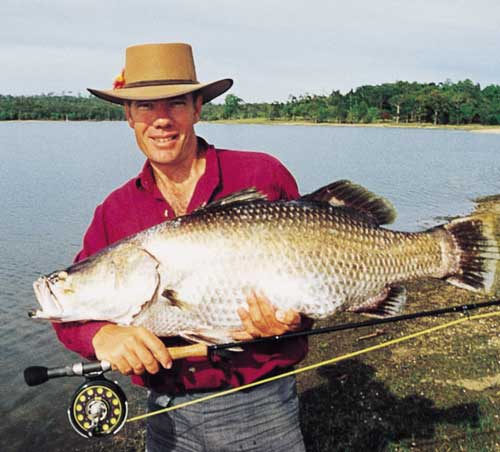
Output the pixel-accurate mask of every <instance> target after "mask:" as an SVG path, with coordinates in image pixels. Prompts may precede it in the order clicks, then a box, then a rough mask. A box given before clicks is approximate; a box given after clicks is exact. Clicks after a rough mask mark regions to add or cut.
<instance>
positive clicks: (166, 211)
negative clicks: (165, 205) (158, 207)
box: [163, 209, 169, 218]
mask: <svg viewBox="0 0 500 452" xmlns="http://www.w3.org/2000/svg"><path fill="white" fill-rule="evenodd" d="M163 215H164V216H165V218H168V215H169V213H168V209H165V212H163Z"/></svg>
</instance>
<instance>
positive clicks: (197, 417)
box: [146, 377, 305, 452]
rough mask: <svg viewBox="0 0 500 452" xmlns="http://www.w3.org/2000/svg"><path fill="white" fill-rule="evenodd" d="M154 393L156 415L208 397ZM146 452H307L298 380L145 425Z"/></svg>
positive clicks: (220, 399)
mask: <svg viewBox="0 0 500 452" xmlns="http://www.w3.org/2000/svg"><path fill="white" fill-rule="evenodd" d="M206 395H207V393H195V394H187V395H182V396H175V397H170V396H168V395H166V394H158V393H155V392H151V393H150V395H149V398H148V410H149V411H150V412H151V411H156V410H160V409H162V408H165V407H166V406H173V405H177V404H179V403H183V402H187V401H190V400H193V399H197V398H200V397H203V396H206ZM146 451H147V452H160V451H169V452H170V451H176V452H181V451H182V452H195V451H196V452H201V451H203V452H209V451H213V452H223V451H228V452H236V451H248V452H250V451H255V452H256V451H265V452H274V451H276V452H281V451H282V452H285V451H286V452H304V451H305V447H304V440H303V438H302V432H301V431H300V424H299V405H298V399H297V392H296V386H295V378H294V377H287V378H283V379H280V380H277V381H274V382H271V383H265V384H263V385H260V386H256V387H254V388H251V389H248V390H244V391H239V392H236V393H234V394H228V395H225V396H222V397H218V398H216V399H212V400H208V401H206V402H201V403H199V404H196V405H192V406H188V407H185V408H180V409H178V410H174V411H171V412H169V413H164V414H158V415H156V416H152V417H150V418H148V419H147V435H146Z"/></svg>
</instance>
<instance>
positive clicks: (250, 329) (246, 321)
mask: <svg viewBox="0 0 500 452" xmlns="http://www.w3.org/2000/svg"><path fill="white" fill-rule="evenodd" d="M237 312H238V315H239V316H240V319H241V323H242V324H243V328H244V330H245V331H246V332H247V333H248V334H249V335H250V338H252V339H253V338H256V337H262V333H261V332H260V331H259V329H258V328H257V327H256V326H255V324H254V323H253V321H252V319H251V318H250V313H249V312H247V311H246V310H245V309H244V308H241V307H240V308H238V310H237Z"/></svg>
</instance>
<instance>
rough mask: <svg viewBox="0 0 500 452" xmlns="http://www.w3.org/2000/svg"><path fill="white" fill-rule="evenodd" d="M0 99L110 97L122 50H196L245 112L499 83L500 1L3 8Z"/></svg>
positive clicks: (96, 0) (227, 1) (22, 1)
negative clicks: (176, 45)
mask: <svg viewBox="0 0 500 452" xmlns="http://www.w3.org/2000/svg"><path fill="white" fill-rule="evenodd" d="M0 17H1V18H2V27H0V94H12V95H30V94H42V93H45V94H47V93H51V92H52V93H62V92H66V93H71V94H75V95H76V94H78V93H86V88H87V87H91V88H97V89H108V88H110V87H111V85H112V81H113V79H114V77H115V76H116V75H118V74H119V73H120V71H121V69H122V67H123V66H124V63H125V48H126V47H128V46H129V45H134V44H142V43H149V42H187V43H190V44H191V45H192V46H193V51H194V55H195V61H196V69H197V74H198V79H199V80H200V81H201V82H211V81H214V80H218V79H221V78H226V77H230V78H233V79H234V81H235V84H234V86H233V88H232V89H231V91H230V93H232V94H235V95H237V96H239V97H240V98H242V99H243V100H244V101H245V102H272V101H286V100H287V99H288V98H289V96H290V95H295V96H300V95H304V94H329V93H330V92H332V91H333V90H340V91H341V92H342V93H345V92H347V91H349V90H350V89H355V88H357V87H359V86H362V85H367V84H369V85H375V84H380V83H385V82H395V81H398V80H406V81H417V82H444V81H446V80H447V79H450V80H452V81H454V82H456V81H458V80H464V79H467V78H468V79H471V80H472V81H474V82H476V83H480V84H481V87H485V86H487V85H491V84H500V1H498V0H466V1H462V0H420V1H419V0H412V1H407V0H397V1H396V0H378V1H373V0H349V1H336V0H308V1H298V0H247V1H239V0H199V1H193V0H180V1H179V0H141V1H137V0H134V1H131V0H120V1H115V0H106V1H102V0H71V1H68V0H45V1H42V0H0Z"/></svg>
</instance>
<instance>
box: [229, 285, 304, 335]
mask: <svg viewBox="0 0 500 452" xmlns="http://www.w3.org/2000/svg"><path fill="white" fill-rule="evenodd" d="M247 303H248V311H247V310H246V309H244V308H241V307H240V308H238V315H239V316H240V319H241V322H242V323H243V328H244V329H243V330H238V331H234V332H233V334H232V336H233V338H234V339H236V340H239V341H246V340H251V339H254V338H257V337H268V336H278V335H281V334H284V333H287V332H289V331H297V330H300V329H302V328H303V326H302V318H301V316H300V314H299V313H298V312H297V311H294V310H293V309H289V310H288V311H280V310H276V308H275V307H274V306H273V305H272V304H271V302H270V301H269V299H268V298H267V297H266V296H264V294H262V293H256V292H255V291H253V290H252V291H251V292H250V294H249V295H248V297H247Z"/></svg>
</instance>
